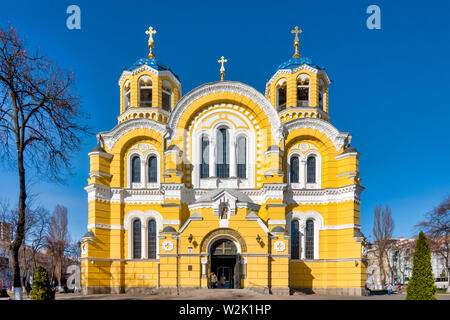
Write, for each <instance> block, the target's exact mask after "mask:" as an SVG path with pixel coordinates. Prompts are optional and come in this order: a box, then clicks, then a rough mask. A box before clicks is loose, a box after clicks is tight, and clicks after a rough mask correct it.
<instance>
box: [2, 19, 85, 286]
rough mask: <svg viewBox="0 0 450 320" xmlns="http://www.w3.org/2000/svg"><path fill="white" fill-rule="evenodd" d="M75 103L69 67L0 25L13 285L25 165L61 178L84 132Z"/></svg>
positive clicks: (17, 282) (23, 206)
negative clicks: (11, 172)
mask: <svg viewBox="0 0 450 320" xmlns="http://www.w3.org/2000/svg"><path fill="white" fill-rule="evenodd" d="M80 103H81V101H80V98H79V97H78V95H77V94H76V92H75V89H74V76H73V73H72V72H66V71H64V70H62V69H61V68H60V67H59V66H58V65H57V64H55V63H53V62H52V61H51V60H49V59H47V58H46V57H44V56H43V55H41V54H40V53H39V52H38V51H36V53H31V52H30V51H29V50H27V49H26V46H25V44H24V42H23V41H22V40H21V39H20V38H19V37H18V35H17V31H16V29H14V28H13V27H12V26H10V27H8V28H7V29H0V144H1V148H2V152H1V156H2V160H4V161H6V162H7V163H9V164H10V166H11V167H12V168H16V169H17V172H18V180H19V195H18V196H19V197H18V209H17V222H18V223H17V228H16V231H15V237H14V240H13V241H12V242H11V245H10V259H11V263H12V267H13V268H12V272H13V285H14V287H18V288H20V287H21V279H20V266H19V259H18V258H19V249H20V246H21V245H22V242H23V240H24V236H25V227H26V200H27V192H28V187H27V186H28V185H27V179H26V170H28V169H31V171H30V172H32V173H36V174H38V175H42V176H43V177H49V178H51V179H52V181H62V180H63V177H64V174H65V173H67V172H69V170H68V169H70V168H71V166H70V163H71V161H70V160H71V155H72V154H73V151H75V150H78V149H79V146H80V142H81V137H82V136H83V135H84V134H86V133H87V132H88V131H87V127H85V126H83V125H80V124H79V122H80V121H81V120H82V119H83V118H85V115H84V114H82V113H81V111H80V109H79V106H80ZM63 169H66V170H63ZM27 172H28V171H27Z"/></svg>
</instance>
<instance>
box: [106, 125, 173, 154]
mask: <svg viewBox="0 0 450 320" xmlns="http://www.w3.org/2000/svg"><path fill="white" fill-rule="evenodd" d="M136 129H149V130H153V131H156V132H158V133H159V134H161V135H162V136H164V135H165V134H166V127H165V126H164V125H163V124H161V123H159V122H157V121H155V120H152V119H147V118H139V119H131V120H128V121H125V122H122V123H121V124H118V125H117V126H115V127H114V128H113V129H112V130H110V131H105V132H101V133H99V134H97V138H98V137H99V136H101V137H102V138H103V141H104V142H105V146H106V148H107V149H108V150H109V151H111V149H112V148H113V147H114V144H115V143H116V142H117V141H118V140H119V139H120V138H121V137H122V136H123V135H125V134H126V133H128V132H130V131H132V130H136Z"/></svg>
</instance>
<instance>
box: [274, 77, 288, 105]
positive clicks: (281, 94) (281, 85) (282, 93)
mask: <svg viewBox="0 0 450 320" xmlns="http://www.w3.org/2000/svg"><path fill="white" fill-rule="evenodd" d="M276 91H277V94H276V97H277V109H278V111H282V110H284V109H286V80H284V79H282V80H280V82H278V84H277V86H276Z"/></svg>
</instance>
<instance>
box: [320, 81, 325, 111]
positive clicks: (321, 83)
mask: <svg viewBox="0 0 450 320" xmlns="http://www.w3.org/2000/svg"><path fill="white" fill-rule="evenodd" d="M324 95H325V85H324V83H323V81H322V79H320V81H319V108H320V109H322V110H323V99H324Z"/></svg>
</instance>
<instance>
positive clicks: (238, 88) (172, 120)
mask: <svg viewBox="0 0 450 320" xmlns="http://www.w3.org/2000/svg"><path fill="white" fill-rule="evenodd" d="M219 92H230V93H236V94H239V95H242V96H244V97H247V98H249V99H251V100H252V101H253V102H255V103H256V104H257V105H258V106H260V107H261V109H262V110H263V111H264V113H265V114H266V116H267V117H268V119H269V122H270V125H271V131H272V136H273V138H274V140H275V141H276V142H277V144H278V143H280V141H281V139H282V125H281V122H280V119H279V117H278V114H277V112H276V110H275V108H274V107H273V106H272V104H271V103H270V101H269V100H267V98H266V97H264V96H263V95H262V94H261V93H260V92H259V91H257V90H256V89H254V88H252V87H250V86H248V85H246V84H243V83H241V82H235V81H220V82H214V83H207V84H204V85H201V86H200V87H197V88H195V89H194V90H192V91H191V92H189V93H188V94H186V95H185V96H184V97H183V98H181V100H179V101H178V103H177V104H176V106H175V108H174V109H173V111H172V113H171V114H170V117H169V120H168V122H167V128H168V131H169V137H168V142H169V143H171V142H172V140H173V139H174V137H175V134H176V129H177V126H178V122H179V121H180V118H181V116H182V115H183V113H184V112H185V111H186V110H187V109H188V107H189V106H190V105H191V104H192V103H194V102H195V101H196V100H198V99H200V98H202V97H204V96H207V95H211V94H215V93H219Z"/></svg>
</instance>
